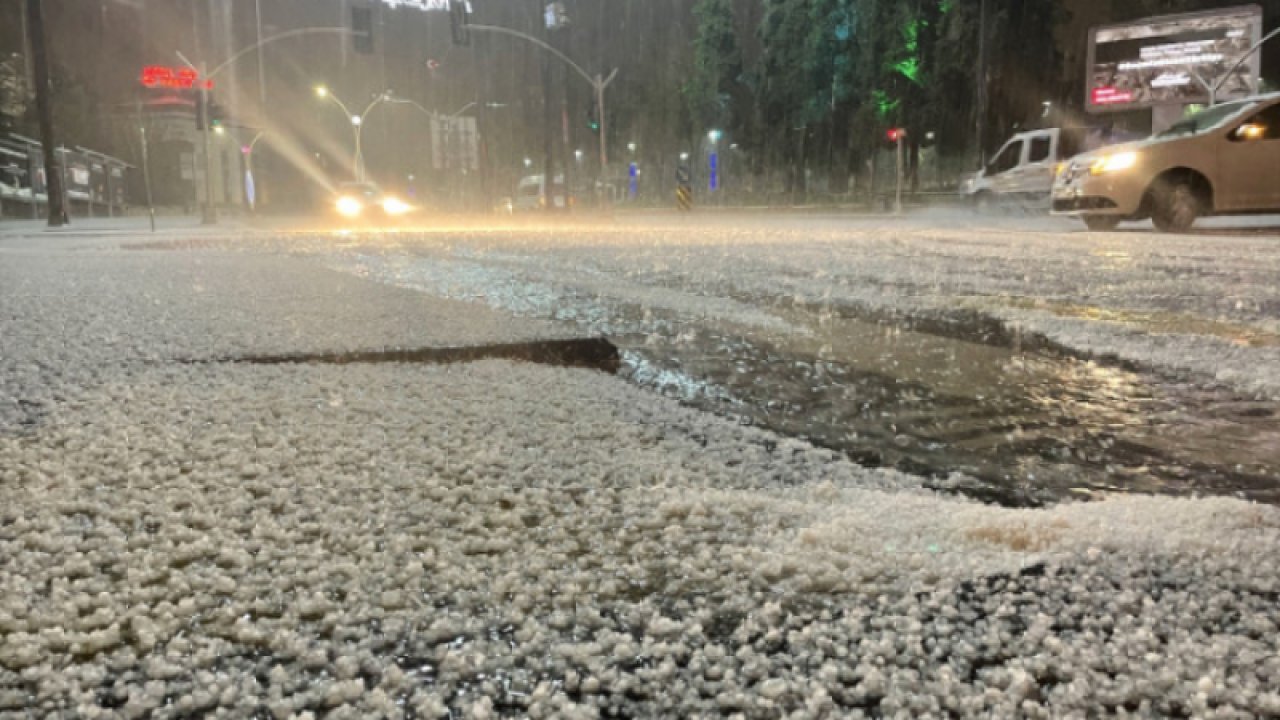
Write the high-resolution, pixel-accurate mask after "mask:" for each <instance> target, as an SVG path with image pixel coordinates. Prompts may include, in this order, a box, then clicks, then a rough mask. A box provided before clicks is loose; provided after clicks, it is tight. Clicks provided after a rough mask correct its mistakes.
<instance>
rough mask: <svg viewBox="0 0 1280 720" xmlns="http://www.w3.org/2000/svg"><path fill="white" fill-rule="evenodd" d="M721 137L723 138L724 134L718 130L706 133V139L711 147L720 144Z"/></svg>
mask: <svg viewBox="0 0 1280 720" xmlns="http://www.w3.org/2000/svg"><path fill="white" fill-rule="evenodd" d="M723 136H724V133H723V132H721V131H719V130H712V131H711V132H709V133H707V139H708V140H710V141H711V144H712V145H715V144H716V143H718V142H720V138H721V137H723Z"/></svg>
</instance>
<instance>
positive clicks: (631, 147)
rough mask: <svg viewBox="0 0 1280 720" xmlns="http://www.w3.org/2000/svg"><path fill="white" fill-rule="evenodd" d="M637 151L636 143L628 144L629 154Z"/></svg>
mask: <svg viewBox="0 0 1280 720" xmlns="http://www.w3.org/2000/svg"><path fill="white" fill-rule="evenodd" d="M635 151H636V144H635V143H633V142H632V143H627V152H630V153H634V152H635Z"/></svg>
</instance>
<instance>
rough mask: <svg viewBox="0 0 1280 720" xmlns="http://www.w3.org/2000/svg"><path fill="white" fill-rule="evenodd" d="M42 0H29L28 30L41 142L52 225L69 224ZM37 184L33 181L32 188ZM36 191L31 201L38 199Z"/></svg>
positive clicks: (50, 225) (46, 192) (50, 222)
mask: <svg viewBox="0 0 1280 720" xmlns="http://www.w3.org/2000/svg"><path fill="white" fill-rule="evenodd" d="M40 3H41V0H27V32H28V34H29V35H30V38H29V42H30V43H31V55H32V60H34V66H35V67H34V72H35V81H36V112H37V113H38V114H39V116H40V144H41V149H42V150H43V151H44V179H45V196H46V197H47V198H48V203H47V207H48V209H49V227H60V226H62V225H66V224H67V223H68V222H69V221H68V219H67V205H66V200H67V196H66V193H65V187H64V184H63V177H62V166H61V164H60V160H59V158H58V152H57V141H56V139H55V138H54V133H53V98H51V97H49V96H50V94H51V92H52V88H51V86H50V84H49V55H48V50H47V48H46V46H45V34H44V10H43V8H42V7H41V4H40ZM34 187H35V184H34V182H33V183H32V188H34ZM34 195H35V194H34V192H33V193H32V201H34V200H35V196H34Z"/></svg>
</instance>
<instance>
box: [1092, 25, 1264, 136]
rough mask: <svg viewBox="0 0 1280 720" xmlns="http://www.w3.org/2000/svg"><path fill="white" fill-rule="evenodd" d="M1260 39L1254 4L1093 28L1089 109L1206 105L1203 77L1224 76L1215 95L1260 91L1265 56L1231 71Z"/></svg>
mask: <svg viewBox="0 0 1280 720" xmlns="http://www.w3.org/2000/svg"><path fill="white" fill-rule="evenodd" d="M1261 39H1262V8H1261V7H1259V6H1257V5H1248V6H1244V7H1236V8H1227V9H1224V10H1214V11H1212V12H1202V13H1191V14H1187V15H1168V16H1164V17H1157V18H1148V19H1146V20H1141V21H1139V22H1134V23H1128V24H1125V25H1110V26H1107V27H1099V28H1094V29H1092V30H1091V31H1090V32H1089V65H1088V73H1089V77H1088V81H1087V83H1086V90H1085V93H1086V95H1085V107H1086V108H1087V109H1088V110H1089V111H1090V112H1107V111H1116V110H1134V109H1137V108H1149V107H1155V106H1157V105H1189V104H1192V103H1204V102H1206V101H1208V99H1209V92H1208V90H1207V89H1206V88H1205V86H1204V83H1202V82H1201V81H1200V79H1203V80H1204V81H1205V82H1207V83H1209V84H1210V85H1213V84H1216V83H1218V82H1219V81H1221V82H1222V84H1221V86H1220V87H1219V89H1218V93H1217V98H1218V100H1227V99H1231V98H1238V97H1245V96H1247V95H1252V94H1254V93H1256V92H1257V90H1258V88H1257V83H1258V75H1259V72H1260V67H1261V65H1260V63H1261V56H1260V54H1258V53H1254V54H1253V56H1252V57H1250V58H1249V59H1248V60H1247V61H1245V62H1244V63H1243V64H1241V65H1240V67H1239V68H1237V69H1236V70H1235V71H1234V72H1232V73H1231V76H1230V77H1226V75H1227V72H1228V70H1230V68H1231V66H1232V65H1234V64H1235V63H1236V62H1237V61H1238V60H1239V59H1240V58H1241V57H1243V56H1244V54H1245V53H1246V52H1248V51H1249V49H1250V48H1251V47H1253V45H1254V44H1255V43H1257V42H1258V41H1260V40H1261ZM1197 76H1199V78H1200V79H1197ZM1224 77H1226V79H1225V80H1223V78H1224Z"/></svg>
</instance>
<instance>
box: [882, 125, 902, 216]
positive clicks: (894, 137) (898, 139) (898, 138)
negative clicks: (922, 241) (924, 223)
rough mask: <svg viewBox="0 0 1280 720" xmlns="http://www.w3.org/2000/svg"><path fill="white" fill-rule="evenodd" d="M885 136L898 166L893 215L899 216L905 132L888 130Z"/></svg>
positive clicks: (894, 129)
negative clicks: (892, 148)
mask: <svg viewBox="0 0 1280 720" xmlns="http://www.w3.org/2000/svg"><path fill="white" fill-rule="evenodd" d="M885 136H886V137H888V138H889V142H891V143H893V144H894V145H895V151H896V155H897V165H898V182H897V187H896V188H895V189H894V196H893V214H894V215H901V214H902V179H903V167H902V160H903V156H902V151H903V147H902V143H903V141H904V140H906V139H907V131H906V130H903V129H902V128H889V131H888V132H887V133H885Z"/></svg>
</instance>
